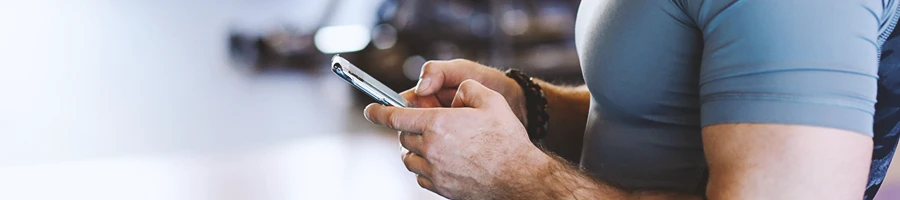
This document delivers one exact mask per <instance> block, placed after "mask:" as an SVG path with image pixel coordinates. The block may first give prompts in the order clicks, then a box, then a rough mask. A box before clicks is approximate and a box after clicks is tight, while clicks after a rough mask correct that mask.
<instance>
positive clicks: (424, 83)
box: [416, 78, 431, 94]
mask: <svg viewBox="0 0 900 200" xmlns="http://www.w3.org/2000/svg"><path fill="white" fill-rule="evenodd" d="M428 87H431V78H422V79H419V84H416V94H420V93H422V92H423V91H425V89H428Z"/></svg>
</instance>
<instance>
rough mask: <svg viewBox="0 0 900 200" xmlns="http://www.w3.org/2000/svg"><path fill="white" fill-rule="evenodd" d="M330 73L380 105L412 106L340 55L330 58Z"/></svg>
mask: <svg viewBox="0 0 900 200" xmlns="http://www.w3.org/2000/svg"><path fill="white" fill-rule="evenodd" d="M331 71H334V74H337V75H338V76H340V77H341V78H343V79H344V80H346V81H347V82H349V83H350V85H353V86H354V87H356V89H359V90H362V91H363V92H365V93H366V94H367V95H369V96H370V97H372V98H373V99H375V101H378V102H379V103H381V104H384V105H388V106H396V107H401V108H406V107H409V106H412V105H410V104H409V102H408V101H406V99H403V97H401V96H400V94H398V93H397V92H395V91H394V90H391V88H388V87H387V86H385V85H384V84H382V83H381V82H380V81H378V80H375V78H372V76H369V74H366V72H363V71H362V70H360V69H359V68H357V67H356V66H354V65H353V64H350V62H349V61H347V59H344V58H342V57H341V56H340V55H334V57H332V58H331Z"/></svg>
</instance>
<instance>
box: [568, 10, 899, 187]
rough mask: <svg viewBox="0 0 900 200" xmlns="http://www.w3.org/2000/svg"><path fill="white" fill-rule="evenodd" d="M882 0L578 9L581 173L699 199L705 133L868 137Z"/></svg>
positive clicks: (887, 23)
mask: <svg viewBox="0 0 900 200" xmlns="http://www.w3.org/2000/svg"><path fill="white" fill-rule="evenodd" d="M894 4H895V3H894V2H893V1H888V0H885V1H881V0H858V1H846V0H752V1H747V0H743V1H742V0H594V1H592V0H585V1H583V2H582V4H581V8H580V9H579V13H578V21H577V23H576V32H577V33H576V43H577V47H578V54H579V57H580V59H581V65H582V70H583V72H584V78H585V82H586V83H587V85H588V87H589V89H590V91H591V95H592V98H591V100H592V102H591V110H590V115H589V119H588V120H589V121H588V127H587V129H586V133H585V138H584V149H583V153H582V159H581V165H582V166H583V167H585V168H586V169H587V170H588V171H590V172H592V173H594V174H595V175H596V176H598V177H599V178H601V179H603V180H604V181H607V182H610V183H612V184H615V185H619V186H622V187H625V188H629V189H647V190H670V191H680V192H691V193H695V194H702V193H703V192H704V191H705V183H706V181H707V177H706V174H707V172H706V161H705V159H704V154H703V146H702V144H701V134H700V133H701V131H700V130H701V128H702V127H704V126H709V125H713V124H722V123H776V124H798V125H812V126H822V127H831V128H838V129H844V130H850V131H854V132H857V133H860V134H865V135H869V136H871V135H872V123H873V117H872V116H873V113H874V107H873V105H874V104H875V99H876V81H877V79H878V77H877V69H878V56H879V48H880V46H881V44H882V43H883V42H884V40H885V38H886V37H887V36H888V35H890V33H891V30H892V29H893V27H894V24H896V21H897V15H895V14H894V12H895V11H896V10H897V8H896V5H894Z"/></svg>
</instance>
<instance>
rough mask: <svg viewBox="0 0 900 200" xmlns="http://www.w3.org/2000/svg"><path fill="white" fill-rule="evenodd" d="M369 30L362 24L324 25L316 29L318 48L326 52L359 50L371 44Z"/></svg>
mask: <svg viewBox="0 0 900 200" xmlns="http://www.w3.org/2000/svg"><path fill="white" fill-rule="evenodd" d="M369 32H370V30H369V28H368V27H365V26H362V25H348V26H328V27H323V28H321V29H319V30H318V31H316V36H315V42H316V48H318V49H319V51H322V53H326V54H333V53H346V52H354V51H359V50H362V49H363V48H366V45H368V44H369V40H370V39H371V38H370V35H371V34H370V33H369Z"/></svg>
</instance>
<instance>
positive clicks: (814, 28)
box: [694, 0, 881, 199]
mask: <svg viewBox="0 0 900 200" xmlns="http://www.w3.org/2000/svg"><path fill="white" fill-rule="evenodd" d="M826 1H827V2H822V1H811V0H755V1H739V0H732V1H707V2H705V3H704V4H702V5H700V6H698V7H697V8H696V10H695V11H696V13H695V15H694V16H695V21H696V22H697V24H698V26H699V28H700V31H701V33H702V34H703V38H704V50H703V51H704V52H703V58H702V66H701V69H700V97H701V98H700V101H701V123H702V125H703V126H704V129H703V144H704V151H705V152H706V156H707V159H708V160H707V162H708V163H709V167H710V182H709V187H708V190H707V191H708V193H709V195H710V197H712V198H713V199H716V197H722V198H728V199H748V198H749V199H794V198H797V199H818V198H814V197H822V198H828V199H830V198H835V199H847V198H860V197H862V193H863V189H864V187H865V180H866V175H867V173H866V172H868V166H869V162H870V157H871V146H872V144H871V138H869V137H870V136H871V134H872V119H873V118H872V115H873V114H874V103H875V93H876V80H877V76H876V71H877V49H878V46H877V44H876V41H877V38H878V29H879V19H878V16H879V15H880V13H881V8H880V6H881V4H880V1H877V0H866V1H839V0H826ZM747 195H751V196H747ZM752 195H786V196H769V197H771V198H765V197H764V196H752ZM817 195H823V196H817ZM842 195H843V196H842ZM848 195H849V196H852V197H848ZM742 197H743V198H742Z"/></svg>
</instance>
